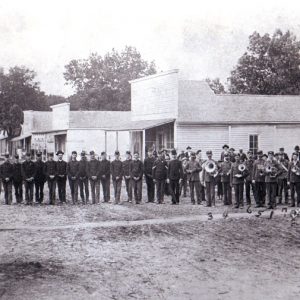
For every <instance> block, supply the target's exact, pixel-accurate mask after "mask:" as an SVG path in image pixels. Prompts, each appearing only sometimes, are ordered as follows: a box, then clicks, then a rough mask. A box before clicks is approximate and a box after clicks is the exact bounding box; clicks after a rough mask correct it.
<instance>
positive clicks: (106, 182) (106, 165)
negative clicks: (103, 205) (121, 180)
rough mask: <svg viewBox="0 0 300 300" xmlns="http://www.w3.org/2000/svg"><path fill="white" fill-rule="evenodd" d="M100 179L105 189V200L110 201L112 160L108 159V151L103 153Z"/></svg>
mask: <svg viewBox="0 0 300 300" xmlns="http://www.w3.org/2000/svg"><path fill="white" fill-rule="evenodd" d="M99 175H100V180H101V184H102V190H103V198H104V202H109V200H110V161H109V160H107V159H106V153H105V152H102V153H101V161H100V171H99Z"/></svg>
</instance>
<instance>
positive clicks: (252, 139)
mask: <svg viewBox="0 0 300 300" xmlns="http://www.w3.org/2000/svg"><path fill="white" fill-rule="evenodd" d="M249 150H250V151H252V153H253V154H256V153H257V150H258V134H250V135H249Z"/></svg>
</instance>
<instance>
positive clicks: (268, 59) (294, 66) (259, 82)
mask: <svg viewBox="0 0 300 300" xmlns="http://www.w3.org/2000/svg"><path fill="white" fill-rule="evenodd" d="M299 66H300V43H299V41H297V39H296V36H295V35H294V34H293V33H291V32H290V31H287V32H285V33H283V32H282V31H281V30H279V29H278V30H276V31H275V33H274V34H273V35H272V36H270V35H269V34H268V33H266V34H264V35H260V34H259V33H257V32H254V33H253V34H252V35H251V36H250V37H249V46H248V47H247V51H246V52H245V53H244V54H243V55H242V57H241V58H240V59H239V60H238V64H237V66H236V67H235V68H234V70H233V71H232V72H231V76H230V77H229V78H228V82H229V91H230V92H231V93H235V94H236V93H248V94H269V95H271V94H273V95H278V94H294V95H295V94H299V92H300V69H299Z"/></svg>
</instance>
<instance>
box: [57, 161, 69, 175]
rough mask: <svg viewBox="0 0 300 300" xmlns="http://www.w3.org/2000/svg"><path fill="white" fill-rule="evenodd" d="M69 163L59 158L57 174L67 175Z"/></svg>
mask: <svg viewBox="0 0 300 300" xmlns="http://www.w3.org/2000/svg"><path fill="white" fill-rule="evenodd" d="M67 165H68V164H67V163H66V162H65V161H64V160H58V161H57V162H56V171H57V175H58V176H59V175H64V176H66V175H67Z"/></svg>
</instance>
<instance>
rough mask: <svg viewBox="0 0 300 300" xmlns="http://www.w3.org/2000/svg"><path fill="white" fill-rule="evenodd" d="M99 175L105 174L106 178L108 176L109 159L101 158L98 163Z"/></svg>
mask: <svg viewBox="0 0 300 300" xmlns="http://www.w3.org/2000/svg"><path fill="white" fill-rule="evenodd" d="M99 175H100V176H101V177H102V176H103V175H105V178H106V179H109V178H110V161H109V160H107V159H104V160H101V161H100V164H99Z"/></svg>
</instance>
